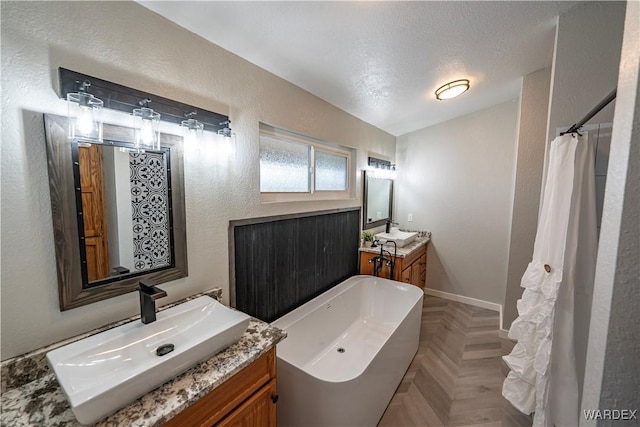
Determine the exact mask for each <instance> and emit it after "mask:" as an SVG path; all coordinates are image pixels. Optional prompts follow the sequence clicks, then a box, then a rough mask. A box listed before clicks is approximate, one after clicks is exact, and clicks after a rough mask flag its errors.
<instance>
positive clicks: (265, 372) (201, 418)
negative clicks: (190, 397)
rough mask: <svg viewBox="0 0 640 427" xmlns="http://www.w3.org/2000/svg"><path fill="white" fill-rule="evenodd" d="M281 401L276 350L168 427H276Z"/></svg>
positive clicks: (254, 363)
mask: <svg viewBox="0 0 640 427" xmlns="http://www.w3.org/2000/svg"><path fill="white" fill-rule="evenodd" d="M277 400H278V399H277V394H276V349H275V347H274V348H272V349H271V350H269V351H268V352H267V353H265V354H264V355H262V356H260V358H259V359H258V360H256V361H255V362H253V363H252V364H251V365H249V366H247V367H246V368H244V369H242V370H241V371H240V372H238V373H237V374H235V375H233V376H232V377H231V378H229V379H228V380H226V381H225V382H224V383H222V384H220V385H219V386H218V387H216V388H215V389H213V390H212V391H211V392H209V393H208V394H207V395H205V396H204V397H203V398H202V399H200V400H198V401H197V402H196V403H194V404H193V405H191V406H189V407H188V408H187V409H185V410H184V411H182V412H180V413H179V414H178V415H176V416H175V417H174V418H172V419H170V420H169V421H168V422H167V423H165V424H164V425H165V426H166V427H178V426H190V427H194V426H202V427H204V426H206V427H210V426H225V427H232V426H238V427H239V426H243V427H276V401H277Z"/></svg>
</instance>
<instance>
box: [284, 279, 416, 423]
mask: <svg viewBox="0 0 640 427" xmlns="http://www.w3.org/2000/svg"><path fill="white" fill-rule="evenodd" d="M422 298H423V292H422V290H421V289H420V288H417V287H415V286H411V285H405V284H403V283H400V282H395V281H392V280H387V279H381V278H377V277H373V276H354V277H351V278H350V279H348V280H345V281H344V282H342V283H341V284H339V285H337V286H335V287H334V288H332V289H330V290H328V291H327V292H325V293H324V294H322V295H320V296H318V297H317V298H315V299H313V300H311V301H309V302H308V303H306V304H304V305H303V306H301V307H299V308H297V309H296V310H294V311H292V312H290V313H288V314H287V315H285V316H283V317H281V318H280V319H278V320H276V321H275V322H273V323H272V325H274V326H276V327H278V328H281V329H284V330H286V331H287V338H286V339H285V340H284V341H282V342H280V343H279V344H278V346H277V356H278V362H277V366H278V394H279V395H280V401H279V402H278V406H277V407H278V426H281V427H282V426H295V427H309V426H326V427H337V426H375V425H376V424H377V423H378V421H379V420H380V418H381V417H382V414H383V413H384V411H385V409H386V407H387V405H388V404H389V401H390V400H391V398H392V397H393V394H394V392H395V390H396V388H397V387H398V384H400V381H401V380H402V377H403V376H404V374H405V372H406V370H407V369H408V368H409V365H410V363H411V360H412V359H413V356H414V355H415V353H416V351H417V350H418V341H419V338H420V319H421V315H422Z"/></svg>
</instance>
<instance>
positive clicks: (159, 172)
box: [74, 143, 171, 286]
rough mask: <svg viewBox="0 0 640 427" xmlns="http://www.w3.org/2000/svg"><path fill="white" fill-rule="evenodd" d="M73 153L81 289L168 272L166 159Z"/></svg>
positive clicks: (117, 152) (108, 151) (119, 150)
mask: <svg viewBox="0 0 640 427" xmlns="http://www.w3.org/2000/svg"><path fill="white" fill-rule="evenodd" d="M116 144H117V143H116ZM74 145H75V144H74ZM74 148H75V147H74ZM77 153H78V163H79V167H78V169H77V172H78V173H79V177H78V178H79V180H80V188H81V193H82V212H83V214H82V218H83V222H84V230H79V231H84V236H83V235H82V233H80V236H79V237H80V244H81V245H82V244H83V242H84V247H85V253H84V255H82V254H81V258H83V260H86V263H84V262H83V267H85V268H83V270H86V271H83V279H84V280H83V284H84V285H89V286H91V285H93V282H96V281H100V280H103V279H106V278H109V277H113V276H119V275H123V274H127V273H133V272H143V271H147V270H154V269H158V268H163V267H168V266H170V265H171V245H170V233H169V231H170V228H171V227H170V219H171V216H170V215H169V212H170V209H169V208H170V206H171V203H170V202H171V201H170V200H169V197H168V182H169V181H168V175H167V166H166V165H167V157H168V155H169V154H168V153H167V152H163V151H150V150H146V151H144V152H137V151H135V150H130V149H128V148H126V147H122V146H117V145H100V144H92V145H91V144H80V145H78V146H77ZM85 275H86V278H85Z"/></svg>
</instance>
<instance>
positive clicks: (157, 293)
mask: <svg viewBox="0 0 640 427" xmlns="http://www.w3.org/2000/svg"><path fill="white" fill-rule="evenodd" d="M156 286H157V285H156V283H155V282H154V281H152V280H141V281H140V282H139V284H138V290H139V291H140V292H141V293H144V294H146V295H147V296H149V297H150V298H151V300H152V301H155V300H157V299H158V298H162V297H166V296H167V292H166V291H163V290H162V289H160V288H158V287H156Z"/></svg>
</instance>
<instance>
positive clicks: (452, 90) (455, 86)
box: [436, 79, 470, 101]
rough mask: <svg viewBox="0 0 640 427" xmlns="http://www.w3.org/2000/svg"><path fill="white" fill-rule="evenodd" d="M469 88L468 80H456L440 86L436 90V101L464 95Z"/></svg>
mask: <svg viewBox="0 0 640 427" xmlns="http://www.w3.org/2000/svg"><path fill="white" fill-rule="evenodd" d="M469 87H470V85H469V80H467V79H460V80H454V81H452V82H449V83H447V84H445V85H442V86H440V87H439V88H438V89H437V90H436V99H437V100H440V101H442V100H444V99H451V98H455V97H456V96H458V95H462V94H463V93H465V92H466V91H468V90H469Z"/></svg>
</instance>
